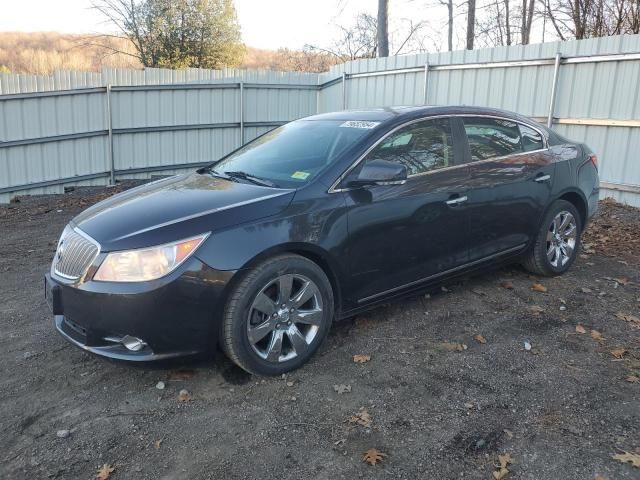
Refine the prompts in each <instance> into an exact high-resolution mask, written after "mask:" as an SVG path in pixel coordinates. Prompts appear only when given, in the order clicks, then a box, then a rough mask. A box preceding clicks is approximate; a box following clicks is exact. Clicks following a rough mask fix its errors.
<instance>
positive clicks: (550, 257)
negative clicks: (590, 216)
mask: <svg viewBox="0 0 640 480" xmlns="http://www.w3.org/2000/svg"><path fill="white" fill-rule="evenodd" d="M565 221H566V225H565V224H564V222H565ZM581 238H582V219H581V218H580V214H579V213H578V210H577V209H576V207H575V206H574V205H573V204H572V203H570V202H567V201H566V200H556V201H555V202H553V204H552V205H551V207H550V208H549V210H548V211H547V213H546V214H545V217H544V220H543V221H542V225H541V227H540V231H539V232H538V234H537V236H536V238H535V242H534V244H533V246H532V247H531V249H530V250H529V252H528V254H527V257H526V258H525V259H524V261H523V262H522V265H523V266H524V267H525V268H526V269H527V270H529V271H530V272H531V273H533V274H536V275H543V276H547V277H553V276H557V275H562V274H563V273H564V272H566V271H567V270H569V268H570V267H571V265H572V264H573V262H574V261H575V259H576V256H577V254H578V249H579V248H580V240H581Z"/></svg>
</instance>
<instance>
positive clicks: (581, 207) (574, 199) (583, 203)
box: [549, 190, 587, 230]
mask: <svg viewBox="0 0 640 480" xmlns="http://www.w3.org/2000/svg"><path fill="white" fill-rule="evenodd" d="M555 200H565V201H567V202H569V203H571V204H572V205H573V206H574V207H576V210H578V213H579V214H580V225H581V226H582V230H584V229H585V227H586V225H587V199H586V198H585V196H584V194H582V193H581V192H579V191H577V190H568V191H565V192H562V193H561V194H560V195H558V196H557V197H556V198H555ZM552 203H553V202H552ZM549 207H551V205H549Z"/></svg>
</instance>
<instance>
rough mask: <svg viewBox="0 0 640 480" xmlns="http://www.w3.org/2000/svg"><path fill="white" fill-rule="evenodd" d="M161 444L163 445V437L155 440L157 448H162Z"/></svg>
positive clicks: (154, 444)
mask: <svg viewBox="0 0 640 480" xmlns="http://www.w3.org/2000/svg"><path fill="white" fill-rule="evenodd" d="M160 445H162V439H160V440H156V441H155V442H153V446H154V447H156V450H157V449H159V448H160Z"/></svg>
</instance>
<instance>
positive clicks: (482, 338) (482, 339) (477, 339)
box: [473, 334, 487, 343]
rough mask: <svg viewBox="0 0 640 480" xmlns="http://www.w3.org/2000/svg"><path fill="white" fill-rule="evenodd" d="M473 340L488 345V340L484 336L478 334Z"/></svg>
mask: <svg viewBox="0 0 640 480" xmlns="http://www.w3.org/2000/svg"><path fill="white" fill-rule="evenodd" d="M473 338H474V339H475V340H476V342H478V343H487V339H486V338H484V337H483V336H482V335H480V334H477V335H476V336H475V337H473Z"/></svg>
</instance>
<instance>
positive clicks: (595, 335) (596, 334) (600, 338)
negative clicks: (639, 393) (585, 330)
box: [591, 330, 604, 342]
mask: <svg viewBox="0 0 640 480" xmlns="http://www.w3.org/2000/svg"><path fill="white" fill-rule="evenodd" d="M591 338H593V339H594V340H597V341H599V342H603V341H604V337H603V336H602V334H601V333H600V332H599V331H597V330H591Z"/></svg>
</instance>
